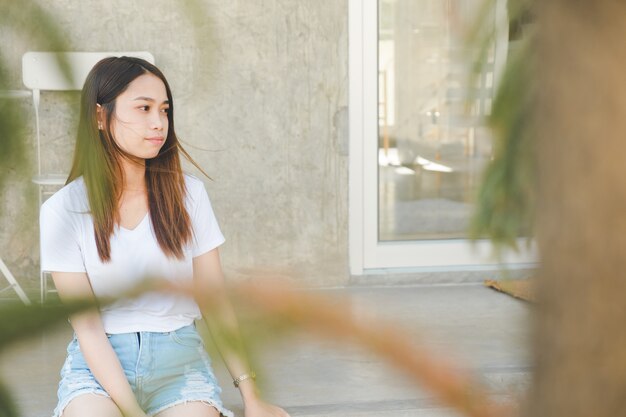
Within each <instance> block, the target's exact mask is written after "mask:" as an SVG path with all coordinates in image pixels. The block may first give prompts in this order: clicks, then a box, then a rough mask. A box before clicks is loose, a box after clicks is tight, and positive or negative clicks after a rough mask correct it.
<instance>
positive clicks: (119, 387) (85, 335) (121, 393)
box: [52, 272, 146, 417]
mask: <svg viewBox="0 0 626 417" xmlns="http://www.w3.org/2000/svg"><path fill="white" fill-rule="evenodd" d="M52 279H53V280H54V284H55V286H56V288H57V290H58V292H59V297H60V298H61V301H71V300H75V299H80V300H89V301H95V296H94V294H93V290H92V289H91V284H90V283H89V279H88V278H87V274H85V273H84V272H78V273H77V272H53V273H52ZM71 324H72V327H73V328H74V331H75V332H76V337H77V338H78V343H79V345H80V351H81V352H82V354H83V356H84V357H85V361H86V362H87V365H89V369H90V370H91V373H92V374H93V375H94V377H95V378H96V380H97V381H98V382H99V383H100V385H102V387H103V388H104V389H105V391H106V392H107V393H108V394H109V395H110V396H111V399H112V400H113V401H114V402H115V404H116V405H117V406H118V408H119V409H120V411H121V412H122V414H123V415H124V416H125V417H131V416H132V417H145V416H146V414H145V413H144V412H143V411H142V410H141V407H140V406H139V403H138V402H137V399H136V398H135V394H134V393H133V391H132V389H131V387H130V384H129V383H128V380H127V379H126V375H125V374H124V370H123V369H122V365H121V364H120V361H119V359H118V357H117V355H116V354H115V351H114V350H113V347H112V346H111V343H109V339H108V338H107V336H106V333H105V332H104V327H103V325H102V319H101V318H100V313H99V311H98V310H97V309H96V308H94V309H91V310H89V311H86V312H83V313H79V314H75V315H73V316H72V317H71Z"/></svg>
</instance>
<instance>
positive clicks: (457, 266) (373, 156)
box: [348, 0, 536, 275]
mask: <svg viewBox="0 0 626 417" xmlns="http://www.w3.org/2000/svg"><path fill="white" fill-rule="evenodd" d="M496 13H497V14H498V16H499V17H498V19H499V21H501V20H500V18H501V17H502V13H504V19H503V20H504V21H506V1H501V0H499V1H498V2H497V11H496ZM348 21H349V24H348V26H349V35H348V36H349V58H348V65H349V72H348V74H349V117H350V158H349V163H350V167H349V176H350V178H349V246H350V248H349V254H350V272H351V274H353V275H363V274H367V273H368V272H370V273H372V272H373V273H376V272H379V271H380V270H398V271H403V272H405V271H407V270H415V271H435V270H468V269H471V270H476V269H485V270H491V269H499V268H502V266H503V264H504V265H506V267H507V268H528V267H534V266H536V261H535V260H536V256H535V255H534V252H535V251H534V249H532V248H531V250H530V251H528V252H527V253H523V254H517V255H516V254H510V255H509V256H507V257H506V258H505V259H504V260H503V263H498V262H497V261H496V260H495V259H494V258H493V257H492V256H491V255H492V253H493V250H492V245H491V243H490V242H489V241H486V240H481V241H477V242H474V243H473V244H472V243H471V242H470V241H468V240H466V239H450V240H431V241H427V240H424V241H398V242H379V241H378V169H377V167H378V145H377V144H378V114H377V111H378V62H377V61H378V1H377V0H349V7H348ZM499 33H500V35H501V36H507V38H505V40H504V42H498V43H499V44H500V45H506V41H507V40H508V30H507V31H506V32H505V31H503V30H500V31H499ZM500 49H501V48H500ZM498 55H504V54H498ZM503 65H504V61H503V60H502V61H501V62H500V63H496V66H499V67H500V68H502V66H503ZM494 78H496V77H494ZM496 79H497V78H496ZM520 247H525V243H524V242H523V241H520Z"/></svg>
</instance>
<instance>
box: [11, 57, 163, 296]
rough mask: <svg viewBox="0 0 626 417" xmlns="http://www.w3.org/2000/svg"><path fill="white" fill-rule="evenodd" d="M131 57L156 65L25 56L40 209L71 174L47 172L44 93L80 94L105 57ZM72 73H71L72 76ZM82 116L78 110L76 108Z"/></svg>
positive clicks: (43, 276) (45, 282)
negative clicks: (122, 59)
mask: <svg viewBox="0 0 626 417" xmlns="http://www.w3.org/2000/svg"><path fill="white" fill-rule="evenodd" d="M124 55H125V56H131V57H136V58H142V59H145V60H146V61H148V62H150V63H152V64H153V63H154V56H153V55H152V54H151V53H150V52H26V53H25V54H24V55H23V56H22V80H23V82H24V85H25V86H26V87H27V88H28V89H30V90H31V91H32V97H33V106H34V108H35V128H36V136H37V141H36V151H37V152H36V154H37V175H36V176H35V177H33V182H34V183H35V184H37V186H38V187H39V193H38V194H39V206H40V207H41V204H42V203H43V201H44V197H45V196H46V195H51V194H53V193H54V191H56V190H57V189H58V188H59V187H61V186H63V184H65V181H66V179H67V174H65V173H59V172H57V173H52V172H43V170H42V152H41V148H42V144H41V136H40V119H39V104H40V97H41V91H78V90H81V89H82V88H83V84H84V82H85V79H86V78H87V74H88V73H89V71H91V68H93V66H94V65H95V64H96V63H97V62H98V61H100V60H101V59H103V58H106V57H110V56H124ZM68 72H69V73H68ZM76 114H78V109H76ZM40 284H41V301H42V302H43V301H45V299H46V296H47V294H48V292H53V290H50V291H49V290H48V277H47V273H45V272H41V276H40Z"/></svg>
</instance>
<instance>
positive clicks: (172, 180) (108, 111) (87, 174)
mask: <svg viewBox="0 0 626 417" xmlns="http://www.w3.org/2000/svg"><path fill="white" fill-rule="evenodd" d="M146 73H150V74H153V75H155V76H157V77H158V78H159V79H160V80H161V81H163V84H165V89H166V91H167V98H168V100H169V111H168V116H167V118H168V122H169V129H168V132H167V138H166V140H165V144H164V145H163V147H162V148H161V150H160V151H159V154H158V155H157V156H156V157H155V158H153V159H147V160H146V161H145V164H146V186H147V190H148V207H149V213H150V218H151V220H152V226H153V229H154V233H155V236H156V238H157V241H158V243H159V246H160V247H161V249H162V250H163V252H164V253H165V254H166V255H167V256H169V257H173V258H178V259H182V258H183V256H184V255H183V248H184V246H185V244H187V243H189V242H190V241H191V239H192V233H193V231H192V227H191V219H190V217H189V213H187V209H186V207H185V196H186V192H187V191H186V188H185V179H184V175H183V172H182V169H181V165H180V158H179V150H180V152H181V153H182V154H183V155H184V156H185V157H186V158H187V159H188V160H189V161H190V162H191V163H192V164H193V165H195V166H196V167H197V168H198V169H200V171H201V172H203V173H204V171H202V169H201V168H200V167H199V166H198V165H197V164H196V163H195V162H194V161H193V160H192V159H191V157H190V156H189V154H188V153H187V152H186V151H185V150H184V149H183V148H182V147H181V145H180V143H179V141H178V138H177V137H176V133H175V131H174V101H173V100H172V92H171V90H170V86H169V84H168V82H167V80H166V79H165V76H164V75H163V73H161V71H160V70H159V69H158V68H157V67H155V66H154V65H152V64H150V63H149V62H147V61H145V60H143V59H139V58H131V57H111V58H105V59H103V60H101V61H100V62H98V63H97V64H96V65H95V66H94V67H93V69H92V70H91V72H90V73H89V75H88V76H87V79H86V80H85V85H84V87H83V90H82V95H81V106H80V120H79V124H78V137H77V139H76V149H75V151H74V161H73V163H72V169H71V171H70V175H69V177H68V179H67V183H68V184H69V183H70V182H72V181H73V180H75V179H76V178H78V177H80V176H82V177H83V180H84V182H85V186H86V188H87V198H88V200H89V208H90V212H91V216H92V218H93V224H94V232H95V238H96V245H97V248H98V255H99V256H100V259H101V260H102V262H108V261H110V260H111V243H110V239H111V235H112V234H113V232H114V229H115V226H116V225H119V223H120V213H119V208H118V205H119V201H120V198H121V196H122V191H123V190H122V187H123V184H124V171H123V168H122V164H121V158H126V159H128V160H129V161H131V162H135V163H141V161H138V160H137V158H135V157H133V156H132V155H129V154H128V153H126V152H124V151H123V150H122V149H121V148H120V147H119V146H118V145H117V144H116V142H115V140H114V138H113V136H112V135H111V120H112V119H113V117H114V115H115V99H116V98H117V96H119V95H120V94H121V93H122V92H124V91H125V90H126V88H127V87H128V85H129V84H130V83H131V82H132V81H133V80H134V79H136V78H137V77H139V76H140V75H143V74H146ZM97 104H99V105H100V106H102V108H103V110H104V114H105V120H104V126H103V129H102V130H99V129H98V122H97V116H96V114H97ZM205 175H206V174H205Z"/></svg>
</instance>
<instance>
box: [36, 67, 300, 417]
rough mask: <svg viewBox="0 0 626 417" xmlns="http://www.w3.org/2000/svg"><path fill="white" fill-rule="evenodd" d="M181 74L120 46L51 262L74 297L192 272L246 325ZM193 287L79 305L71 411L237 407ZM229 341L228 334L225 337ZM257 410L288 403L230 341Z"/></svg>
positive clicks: (98, 99)
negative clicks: (196, 156) (172, 74)
mask: <svg viewBox="0 0 626 417" xmlns="http://www.w3.org/2000/svg"><path fill="white" fill-rule="evenodd" d="M179 150H180V152H182V153H183V154H184V155H185V156H186V157H188V155H187V154H186V153H185V151H184V150H183V149H182V148H181V147H180V145H179V142H178V139H177V138H176V134H175V132H174V103H173V100H172V94H171V92H170V88H169V85H168V83H167V81H166V79H165V77H164V76H163V74H162V73H161V71H159V70H158V69H157V68H156V67H155V66H154V65H152V64H150V63H148V62H146V61H144V60H141V59H137V58H129V57H121V58H106V59H104V60H102V61H100V62H99V63H98V64H96V66H95V67H94V68H93V69H92V71H91V72H90V73H89V75H88V77H87V79H86V81H85V86H84V88H83V91H82V97H81V111H80V121H79V127H78V137H77V143H76V151H75V155H74V162H73V166H72V170H71V173H70V176H69V178H68V181H67V185H66V186H65V187H63V188H62V189H61V190H60V191H58V192H57V193H56V194H54V195H53V196H52V197H50V198H49V199H48V200H47V201H46V202H45V203H44V205H43V206H42V209H41V219H40V222H41V265H42V269H43V270H45V271H50V272H51V273H52V277H53V280H54V283H55V285H56V288H57V290H58V292H59V296H60V297H61V299H62V300H70V299H75V298H91V299H98V298H101V297H110V296H113V297H115V296H117V295H119V294H120V293H122V292H123V291H124V290H127V289H129V288H131V287H133V286H135V285H137V283H139V282H140V281H141V280H143V279H144V278H146V277H155V276H158V277H162V278H163V279H166V280H170V281H172V282H187V283H189V282H191V283H193V285H194V287H195V288H202V289H205V290H207V291H213V292H214V294H218V295H219V296H220V297H219V299H220V300H221V302H219V303H218V304H219V305H218V306H216V311H217V313H215V315H216V316H217V317H209V318H207V317H205V322H207V323H208V324H209V328H211V326H212V325H211V323H215V322H216V320H217V321H219V322H221V323H226V324H227V325H228V326H230V328H231V329H232V330H233V331H235V332H236V320H235V317H234V314H233V310H232V307H231V305H230V304H229V302H228V300H227V299H226V298H225V293H224V278H223V275H222V270H221V266H220V259H219V254H218V246H219V245H221V244H222V243H223V242H224V237H223V236H222V233H221V232H220V229H219V226H218V224H217V221H216V219H215V216H214V214H213V210H212V208H211V204H210V202H209V198H208V196H207V193H206V191H205V189H204V185H203V184H202V182H201V181H200V180H198V179H196V178H194V177H192V176H189V175H185V174H183V172H182V171H181V166H180V160H179ZM192 162H193V161H192ZM200 317H201V314H200V311H199V308H198V306H197V304H196V303H195V302H194V301H193V300H191V299H188V298H185V297H182V296H176V295H167V294H163V293H147V294H143V295H141V296H139V297H138V298H135V299H123V300H119V301H117V302H115V303H113V304H111V305H106V306H103V307H101V308H100V309H99V310H94V311H89V312H86V313H82V314H77V315H74V316H73V317H71V324H72V327H73V328H74V332H75V337H74V339H73V340H72V341H71V342H70V344H69V346H68V348H67V359H66V361H65V364H64V366H63V369H62V370H61V382H60V383H59V390H58V396H59V402H58V405H57V408H56V409H55V411H54V416H55V417H59V416H61V415H62V416H63V417H84V416H90V417H119V416H124V417H131V416H132V417H145V416H158V417H176V416H181V417H182V416H185V417H216V416H220V415H222V416H225V417H231V416H233V413H232V412H231V411H229V410H227V409H225V408H224V406H223V405H222V402H221V400H220V396H219V394H220V392H221V389H220V388H219V386H218V385H217V382H216V379H215V376H214V375H213V371H212V369H211V365H210V359H209V357H208V356H207V354H206V352H205V350H204V347H203V345H202V339H201V338H200V336H199V335H198V333H197V331H196V328H195V324H194V323H195V319H198V318H200ZM218 347H220V346H219V345H218ZM220 351H221V353H222V356H223V357H224V360H225V362H226V365H227V367H228V370H229V372H230V373H231V375H232V376H233V380H234V383H235V386H237V387H238V388H239V389H240V391H241V395H242V397H243V401H244V407H245V417H285V416H287V417H288V415H287V413H286V412H285V411H284V410H282V409H281V408H279V407H275V406H272V405H269V404H266V403H264V402H263V401H261V400H260V399H259V397H258V395H257V391H256V388H255V385H254V373H253V372H252V370H250V369H248V367H247V365H246V362H245V360H244V359H243V358H241V357H240V356H241V355H237V354H235V353H233V352H232V351H229V350H228V349H226V348H224V347H221V349H220Z"/></svg>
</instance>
